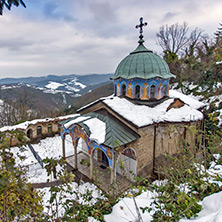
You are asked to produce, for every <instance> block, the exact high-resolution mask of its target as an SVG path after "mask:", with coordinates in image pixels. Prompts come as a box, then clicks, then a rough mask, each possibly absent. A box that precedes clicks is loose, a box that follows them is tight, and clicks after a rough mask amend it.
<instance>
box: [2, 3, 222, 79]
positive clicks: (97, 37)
mask: <svg viewBox="0 0 222 222" xmlns="http://www.w3.org/2000/svg"><path fill="white" fill-rule="evenodd" d="M24 2H25V3H26V6H27V8H23V7H22V6H20V7H18V8H16V7H13V8H12V10H11V11H8V10H6V9H5V10H4V14H3V16H0V30H1V34H0V78H5V77H25V76H43V75H49V74H54V75H65V74H89V73H113V72H114V71H115V69H116V67H117V65H118V63H119V62H120V61H121V59H123V58H124V57H125V56H126V55H128V54H129V52H131V51H133V50H134V49H135V48H136V47H137V41H138V36H139V34H138V30H136V29H135V25H137V24H139V18H140V17H141V16H142V17H143V18H144V21H147V22H148V26H147V27H145V29H144V39H145V41H146V42H145V45H146V47H147V48H149V49H152V50H154V51H156V52H158V53H161V48H160V47H159V46H157V45H156V33H157V32H158V30H159V27H160V26H161V25H165V24H168V25H171V24H174V23H176V22H178V23H179V24H182V23H183V22H184V21H185V22H187V23H188V26H189V28H190V30H192V29H194V28H195V27H198V28H200V29H202V30H204V31H205V32H206V33H207V34H209V35H213V33H214V32H215V31H216V29H217V27H218V26H219V22H222V1H221V0H109V1H108V0H24Z"/></svg>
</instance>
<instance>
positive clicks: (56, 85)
mask: <svg viewBox="0 0 222 222" xmlns="http://www.w3.org/2000/svg"><path fill="white" fill-rule="evenodd" d="M63 85H64V84H61V83H58V82H52V81H50V82H49V84H48V85H46V86H45V87H46V88H48V89H53V90H55V89H57V88H59V87H60V86H63Z"/></svg>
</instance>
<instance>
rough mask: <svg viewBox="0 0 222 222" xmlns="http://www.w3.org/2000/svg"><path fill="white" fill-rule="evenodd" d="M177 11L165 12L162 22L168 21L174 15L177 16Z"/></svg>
mask: <svg viewBox="0 0 222 222" xmlns="http://www.w3.org/2000/svg"><path fill="white" fill-rule="evenodd" d="M178 14H179V13H178V12H167V13H166V14H164V15H163V19H162V21H163V22H168V21H170V20H171V19H172V18H174V17H175V16H177V15H178Z"/></svg>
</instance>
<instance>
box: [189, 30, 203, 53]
mask: <svg viewBox="0 0 222 222" xmlns="http://www.w3.org/2000/svg"><path fill="white" fill-rule="evenodd" d="M203 38H206V36H205V35H203V31H202V30H201V29H199V28H195V29H194V30H193V31H192V32H191V33H190V37H189V38H188V41H187V43H186V47H185V54H186V56H194V55H195V49H196V48H197V46H198V45H199V44H200V41H202V39H203Z"/></svg>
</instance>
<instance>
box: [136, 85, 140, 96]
mask: <svg viewBox="0 0 222 222" xmlns="http://www.w3.org/2000/svg"><path fill="white" fill-rule="evenodd" d="M135 98H136V99H139V98H140V86H139V85H136V87H135Z"/></svg>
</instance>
